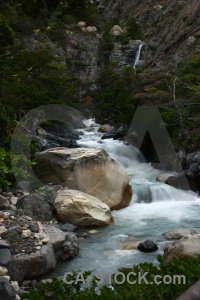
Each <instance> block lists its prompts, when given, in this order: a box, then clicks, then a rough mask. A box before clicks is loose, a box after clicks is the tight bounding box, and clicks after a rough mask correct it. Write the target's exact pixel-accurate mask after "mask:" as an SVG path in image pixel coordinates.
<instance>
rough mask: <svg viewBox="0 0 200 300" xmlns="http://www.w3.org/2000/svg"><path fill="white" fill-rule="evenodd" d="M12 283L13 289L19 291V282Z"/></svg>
mask: <svg viewBox="0 0 200 300" xmlns="http://www.w3.org/2000/svg"><path fill="white" fill-rule="evenodd" d="M11 285H12V287H13V289H14V290H15V292H16V293H17V292H18V291H19V284H18V282H17V281H11Z"/></svg>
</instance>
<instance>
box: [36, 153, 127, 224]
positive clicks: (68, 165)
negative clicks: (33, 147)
mask: <svg viewBox="0 0 200 300" xmlns="http://www.w3.org/2000/svg"><path fill="white" fill-rule="evenodd" d="M36 162H37V165H36V168H35V173H36V174H37V175H38V177H39V178H40V179H41V180H42V181H45V182H53V183H55V184H63V185H64V186H68V187H69V188H70V189H74V190H80V191H82V192H84V193H87V194H89V195H91V196H94V197H97V198H98V199H100V200H101V201H103V202H104V203H105V204H107V205H108V206H109V207H110V208H111V209H120V208H123V207H126V206H128V204H129V202H130V200H131V197H132V190H131V186H130V185H129V179H128V174H127V172H126V170H125V169H124V167H123V166H122V165H121V164H120V163H119V162H118V161H115V160H114V159H112V158H111V157H110V156H109V155H108V154H107V153H106V151H105V150H103V149H89V148H79V149H67V148H54V149H49V150H46V151H43V152H41V153H40V154H39V155H38V156H37V157H36ZM67 221H68V220H67Z"/></svg>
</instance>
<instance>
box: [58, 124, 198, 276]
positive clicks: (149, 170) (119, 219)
mask: <svg viewBox="0 0 200 300" xmlns="http://www.w3.org/2000/svg"><path fill="white" fill-rule="evenodd" d="M91 123H92V120H87V121H85V124H86V126H90V125H91ZM97 129H98V127H94V128H93V131H92V132H88V131H85V130H82V131H83V133H84V135H82V136H81V139H80V140H79V141H78V144H79V145H80V146H83V147H90V148H104V149H105V150H106V151H107V153H108V154H109V155H110V156H111V157H113V158H114V159H117V160H118V161H120V162H121V163H122V164H123V166H124V167H125V168H126V170H127V173H128V174H129V178H130V184H131V185H132V189H133V197H132V200H131V202H130V205H129V206H128V207H127V208H124V209H121V210H118V211H113V212H112V214H113V217H114V223H113V224H112V225H110V226H108V227H106V228H100V229H99V228H98V229H96V230H97V233H96V234H91V235H90V236H89V237H88V238H86V239H83V240H82V241H80V251H79V255H78V256H77V257H76V258H74V259H72V260H70V261H66V262H63V263H62V264H60V265H58V267H57V269H56V271H55V272H54V275H55V276H62V275H64V274H65V273H66V272H70V271H72V270H76V271H78V270H81V271H84V270H92V271H95V272H97V271H98V272H101V273H104V272H105V273H106V272H116V271H117V269H118V268H120V267H132V266H133V265H134V264H138V263H140V262H144V261H146V262H152V263H155V264H156V263H157V259H156V256H157V255H158V254H162V253H163V250H164V248H165V246H166V245H167V243H169V242H167V241H165V240H164V239H163V236H162V234H163V233H164V232H166V231H169V230H173V229H177V228H191V229H194V230H196V231H197V232H200V227H198V226H199V224H200V222H199V221H200V198H197V197H196V195H195V194H194V193H192V192H189V191H188V192H185V191H181V190H177V189H175V188H172V187H170V186H168V185H166V184H162V183H157V182H156V177H157V176H158V175H159V174H161V173H165V171H163V170H162V171H161V170H156V169H154V168H153V167H152V166H151V164H150V163H146V162H145V159H144V157H143V156H142V154H141V153H140V152H139V151H138V150H137V149H136V148H134V147H133V146H126V145H124V144H123V142H122V141H119V140H113V139H104V140H102V139H101V136H102V133H99V132H97ZM170 173H171V172H170ZM90 230H91V229H90ZM88 231H89V230H88ZM129 237H133V238H135V239H136V240H139V241H145V240H147V239H148V240H153V241H154V242H156V243H157V245H158V247H159V249H158V250H157V251H156V252H152V253H143V252H140V251H138V250H122V242H123V241H125V240H126V239H127V238H129Z"/></svg>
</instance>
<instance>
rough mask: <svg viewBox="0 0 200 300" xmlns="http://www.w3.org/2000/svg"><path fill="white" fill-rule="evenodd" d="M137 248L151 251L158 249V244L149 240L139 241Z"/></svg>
mask: <svg viewBox="0 0 200 300" xmlns="http://www.w3.org/2000/svg"><path fill="white" fill-rule="evenodd" d="M137 248H138V250H140V251H142V252H153V251H156V250H158V246H157V245H156V244H155V243H154V242H152V241H150V240H147V241H145V242H142V243H140V244H139V245H138V247H137Z"/></svg>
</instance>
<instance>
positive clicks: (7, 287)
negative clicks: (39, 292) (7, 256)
mask: <svg viewBox="0 0 200 300" xmlns="http://www.w3.org/2000/svg"><path fill="white" fill-rule="evenodd" d="M0 296H1V299H2V300H4V299H5V300H16V292H15V290H14V289H13V287H12V285H11V283H10V282H9V281H8V279H6V278H4V277H0Z"/></svg>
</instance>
